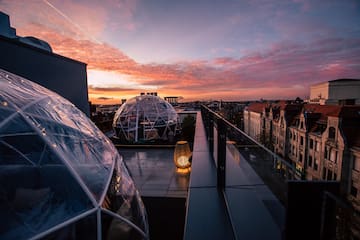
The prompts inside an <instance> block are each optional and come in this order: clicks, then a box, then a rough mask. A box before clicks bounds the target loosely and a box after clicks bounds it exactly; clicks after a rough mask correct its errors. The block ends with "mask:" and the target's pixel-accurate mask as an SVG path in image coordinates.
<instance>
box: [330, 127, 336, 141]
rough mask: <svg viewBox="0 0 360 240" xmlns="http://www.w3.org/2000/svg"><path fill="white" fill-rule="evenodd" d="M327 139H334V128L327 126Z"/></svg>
mask: <svg viewBox="0 0 360 240" xmlns="http://www.w3.org/2000/svg"><path fill="white" fill-rule="evenodd" d="M329 139H333V140H335V128H334V127H329Z"/></svg>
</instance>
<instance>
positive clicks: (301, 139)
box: [300, 136, 304, 146]
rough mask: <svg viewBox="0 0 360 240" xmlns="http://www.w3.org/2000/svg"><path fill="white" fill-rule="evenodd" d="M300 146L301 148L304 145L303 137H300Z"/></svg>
mask: <svg viewBox="0 0 360 240" xmlns="http://www.w3.org/2000/svg"><path fill="white" fill-rule="evenodd" d="M300 145H301V146H303V145H304V137H303V136H301V137H300Z"/></svg>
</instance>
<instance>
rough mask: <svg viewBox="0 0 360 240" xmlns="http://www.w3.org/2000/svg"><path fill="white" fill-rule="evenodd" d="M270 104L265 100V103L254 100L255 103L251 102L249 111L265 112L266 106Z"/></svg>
mask: <svg viewBox="0 0 360 240" xmlns="http://www.w3.org/2000/svg"><path fill="white" fill-rule="evenodd" d="M268 105H269V104H268V103H266V102H264V103H259V102H254V103H251V104H250V105H249V106H248V108H247V109H248V111H250V112H257V113H262V112H263V109H264V108H265V107H267V106H268Z"/></svg>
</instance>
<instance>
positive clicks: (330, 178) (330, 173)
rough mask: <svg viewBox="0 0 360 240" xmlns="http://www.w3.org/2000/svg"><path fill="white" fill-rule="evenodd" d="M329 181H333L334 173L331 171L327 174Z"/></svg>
mask: <svg viewBox="0 0 360 240" xmlns="http://www.w3.org/2000/svg"><path fill="white" fill-rule="evenodd" d="M327 180H332V171H331V170H330V169H328V172H327Z"/></svg>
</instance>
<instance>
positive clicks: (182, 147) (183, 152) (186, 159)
mask: <svg viewBox="0 0 360 240" xmlns="http://www.w3.org/2000/svg"><path fill="white" fill-rule="evenodd" d="M191 155H192V153H191V150H190V146H189V143H188V142H187V141H178V142H177V143H176V145H175V151H174V162H175V165H176V167H178V168H181V169H185V168H189V167H190V166H191V162H190V158H191Z"/></svg>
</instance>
